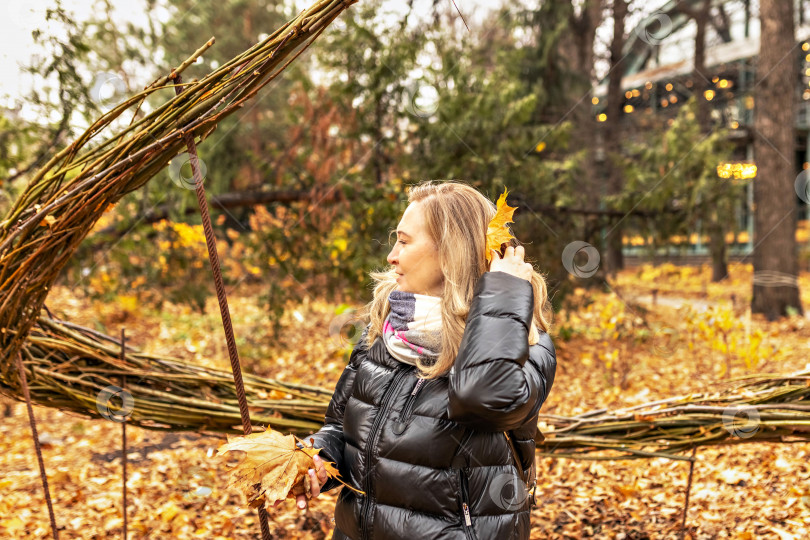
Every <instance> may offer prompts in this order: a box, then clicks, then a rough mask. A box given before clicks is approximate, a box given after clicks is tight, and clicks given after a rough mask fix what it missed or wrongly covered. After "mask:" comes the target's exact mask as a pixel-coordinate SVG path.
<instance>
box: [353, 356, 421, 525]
mask: <svg viewBox="0 0 810 540" xmlns="http://www.w3.org/2000/svg"><path fill="white" fill-rule="evenodd" d="M408 369H409V368H408V367H403V368H401V369H400V370H399V371H398V372H397V374H396V375H395V376H394V380H393V381H391V385H390V386H389V387H388V390H386V391H385V394H383V397H382V401H381V403H380V410H379V412H378V413H377V417H376V418H375V419H374V423H372V424H371V431H370V433H369V437H368V442H367V443H366V468H367V471H366V477H365V481H364V482H363V484H364V486H365V488H366V496H365V498H364V499H363V509H362V511H361V512H360V533H361V534H362V536H363V538H367V534H368V531H366V530H365V528H364V527H365V524H366V522H367V521H368V513H369V511H370V510H371V503H370V502H369V500H370V499H371V490H370V488H371V479H370V477H371V453H372V452H373V450H374V445H375V444H377V440H376V439H377V435H378V434H379V431H380V425H381V424H382V422H383V419H384V418H385V412H386V409H387V408H388V403H389V401H390V400H391V396H392V395H394V392H395V391H396V389H397V387H398V386H399V382H400V381H401V380H402V378H403V377H404V375H405V374H406V373H407V371H408Z"/></svg>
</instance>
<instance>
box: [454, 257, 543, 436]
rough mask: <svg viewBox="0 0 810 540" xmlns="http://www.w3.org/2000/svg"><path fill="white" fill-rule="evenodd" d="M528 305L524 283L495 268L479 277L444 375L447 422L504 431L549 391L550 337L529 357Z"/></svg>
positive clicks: (535, 409) (531, 300) (530, 291)
mask: <svg viewBox="0 0 810 540" xmlns="http://www.w3.org/2000/svg"><path fill="white" fill-rule="evenodd" d="M533 309H534V290H533V289H532V286H531V283H530V282H529V281H527V280H525V279H522V278H519V277H517V276H513V275H512V274H508V273H506V272H500V271H495V272H485V273H484V274H483V275H482V276H481V278H480V280H479V281H478V284H477V285H476V290H475V294H474V296H473V300H472V304H471V305H470V311H469V313H468V315H467V321H466V326H465V329H464V335H463V336H462V338H461V343H460V345H459V350H458V356H457V357H456V360H455V364H454V366H453V369H452V370H451V372H450V376H449V390H448V391H449V399H448V418H449V419H450V420H453V421H455V422H457V423H459V424H463V425H466V426H468V427H470V428H472V429H477V430H482V431H506V430H512V429H516V428H518V427H520V426H521V425H523V424H524V423H525V422H526V421H527V420H528V419H529V418H531V416H532V415H533V414H536V413H537V412H538V411H539V409H540V406H541V405H542V403H543V401H545V398H546V396H547V395H548V391H549V390H550V389H551V383H552V382H553V373H554V371H555V368H556V359H555V355H554V347H553V345H551V339H550V338H548V336H547V334H545V333H541V337H543V339H541V341H540V345H542V347H537V346H535V350H536V354H535V353H532V354H531V357H532V360H531V361H528V360H529V358H530V347H529V325H531V322H532V312H533ZM549 347H550V348H549ZM549 373H551V377H550V378H549Z"/></svg>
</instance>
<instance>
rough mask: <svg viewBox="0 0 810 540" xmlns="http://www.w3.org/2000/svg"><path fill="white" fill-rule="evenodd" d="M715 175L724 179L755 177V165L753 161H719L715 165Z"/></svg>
mask: <svg viewBox="0 0 810 540" xmlns="http://www.w3.org/2000/svg"><path fill="white" fill-rule="evenodd" d="M717 176H719V177H720V178H725V179H728V178H734V179H749V178H756V176H757V166H756V165H754V164H753V163H721V164H720V165H718V166H717Z"/></svg>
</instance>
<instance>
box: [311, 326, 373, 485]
mask: <svg viewBox="0 0 810 540" xmlns="http://www.w3.org/2000/svg"><path fill="white" fill-rule="evenodd" d="M370 327H371V325H368V326H366V329H365V330H364V331H363V333H362V334H361V336H360V339H359V340H358V342H357V344H356V345H355V347H354V349H353V350H352V354H351V356H350V357H349V363H348V365H347V366H346V367H345V369H344V370H343V373H342V374H341V375H340V379H338V382H337V385H336V386H335V391H334V393H333V394H332V399H331V401H330V402H329V406H328V407H327V409H326V416H325V418H324V426H323V427H322V428H321V429H320V430H318V431H317V432H316V433H314V434H312V435H308V436H306V437H303V439H304V440H306V441H309V440H310V438H312V439H314V441H312V446H313V448H320V449H321V451H320V452H319V453H318V455H319V456H321V457H322V458H323V459H324V461H332V462H334V463H335V467H337V469H338V470H339V471H340V476H341V477H342V478H343V479H344V482H345V481H346V480H345V479H346V478H347V477H348V476H347V475H348V470H347V469H346V464H345V463H344V459H343V449H344V447H345V445H346V440H345V439H344V436H343V413H344V412H345V410H346V402H347V401H348V400H349V396H350V395H351V394H352V387H353V386H354V377H355V375H356V374H357V368H358V366H359V365H360V362H361V359H362V356H361V355H360V352H361V351H363V350H365V349H367V345H366V336H367V335H368V331H369V328H370ZM296 444H297V445H298V447H299V448H300V447H301V443H296ZM342 485H343V484H341V483H340V482H339V481H337V480H336V479H334V478H329V479H328V480H327V481H326V483H325V484H324V485H323V486H321V490H320V492H321V493H324V492H326V491H329V490H330V489H333V488H336V487H338V486H342Z"/></svg>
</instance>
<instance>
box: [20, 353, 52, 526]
mask: <svg viewBox="0 0 810 540" xmlns="http://www.w3.org/2000/svg"><path fill="white" fill-rule="evenodd" d="M17 371H18V372H19V374H20V385H21V386H22V391H23V395H24V396H25V406H26V407H27V408H28V421H29V422H30V424H31V435H33V437H34V447H36V450H37V461H38V462H39V477H40V479H42V489H43V490H45V502H46V503H47V505H48V516H49V517H50V518H51V531H53V540H58V539H59V533H58V532H57V531H56V517H55V516H54V514H53V504H52V503H51V492H50V490H49V489H48V477H47V475H46V474H45V462H44V461H42V448H41V447H40V446H39V435H38V434H37V421H36V419H34V408H33V407H32V406H31V393H30V392H29V391H28V379H27V378H26V376H25V368H24V367H23V361H22V353H21V352H19V351H17Z"/></svg>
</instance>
